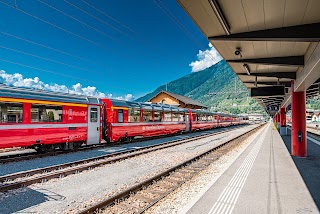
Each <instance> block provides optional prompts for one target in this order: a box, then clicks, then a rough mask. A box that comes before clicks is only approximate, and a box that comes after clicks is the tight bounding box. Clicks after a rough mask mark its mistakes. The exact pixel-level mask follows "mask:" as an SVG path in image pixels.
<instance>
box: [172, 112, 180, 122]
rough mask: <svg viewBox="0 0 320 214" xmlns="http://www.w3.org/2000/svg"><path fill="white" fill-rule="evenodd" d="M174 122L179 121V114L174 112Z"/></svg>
mask: <svg viewBox="0 0 320 214" xmlns="http://www.w3.org/2000/svg"><path fill="white" fill-rule="evenodd" d="M172 121H173V122H178V121H179V113H178V112H172Z"/></svg>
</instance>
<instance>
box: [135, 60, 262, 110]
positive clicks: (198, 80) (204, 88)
mask: <svg viewBox="0 0 320 214" xmlns="http://www.w3.org/2000/svg"><path fill="white" fill-rule="evenodd" d="M167 88H168V91H169V92H172V93H176V94H180V95H183V96H188V97H190V98H192V99H195V100H198V101H200V102H201V103H203V104H205V105H207V106H209V108H210V110H212V111H222V112H230V113H246V112H248V111H251V112H264V110H263V109H262V108H261V107H260V105H259V104H258V103H257V102H256V101H255V100H254V99H252V98H250V97H248V91H247V89H246V87H245V86H244V85H243V84H242V82H241V81H240V80H239V79H238V78H237V76H236V75H235V74H234V72H233V71H232V70H231V69H230V67H229V66H228V65H227V63H226V62H225V61H224V60H222V61H220V62H219V63H217V64H215V65H213V66H211V67H210V68H207V69H205V70H202V71H199V72H194V73H191V74H189V75H186V76H184V77H181V78H179V79H177V80H174V81H172V82H169V83H168V84H167ZM165 89H166V86H165V85H161V86H159V87H158V88H157V89H155V90H154V91H153V92H151V93H149V94H147V95H145V96H143V97H140V98H138V99H137V101H139V102H145V101H148V100H149V99H150V98H151V97H153V96H154V95H156V94H157V93H158V92H159V91H161V90H165Z"/></svg>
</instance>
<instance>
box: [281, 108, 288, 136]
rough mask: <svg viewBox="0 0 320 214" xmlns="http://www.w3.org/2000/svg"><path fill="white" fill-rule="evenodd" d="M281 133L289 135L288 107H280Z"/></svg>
mask: <svg viewBox="0 0 320 214" xmlns="http://www.w3.org/2000/svg"><path fill="white" fill-rule="evenodd" d="M280 135H287V122H286V108H281V109H280Z"/></svg>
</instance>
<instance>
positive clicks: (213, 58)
mask: <svg viewBox="0 0 320 214" xmlns="http://www.w3.org/2000/svg"><path fill="white" fill-rule="evenodd" d="M197 58H198V60H196V61H194V62H191V63H190V64H189V66H191V68H192V72H198V71H202V70H203V69H206V68H209V67H210V66H212V65H214V64H216V63H217V62H219V61H220V60H221V59H222V57H221V56H220V54H219V53H218V52H217V51H216V49H214V47H213V46H212V44H211V43H209V49H207V50H205V51H202V50H199V53H198V54H197Z"/></svg>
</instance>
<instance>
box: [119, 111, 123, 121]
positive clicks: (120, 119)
mask: <svg viewBox="0 0 320 214" xmlns="http://www.w3.org/2000/svg"><path fill="white" fill-rule="evenodd" d="M118 123H123V110H122V109H118Z"/></svg>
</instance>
